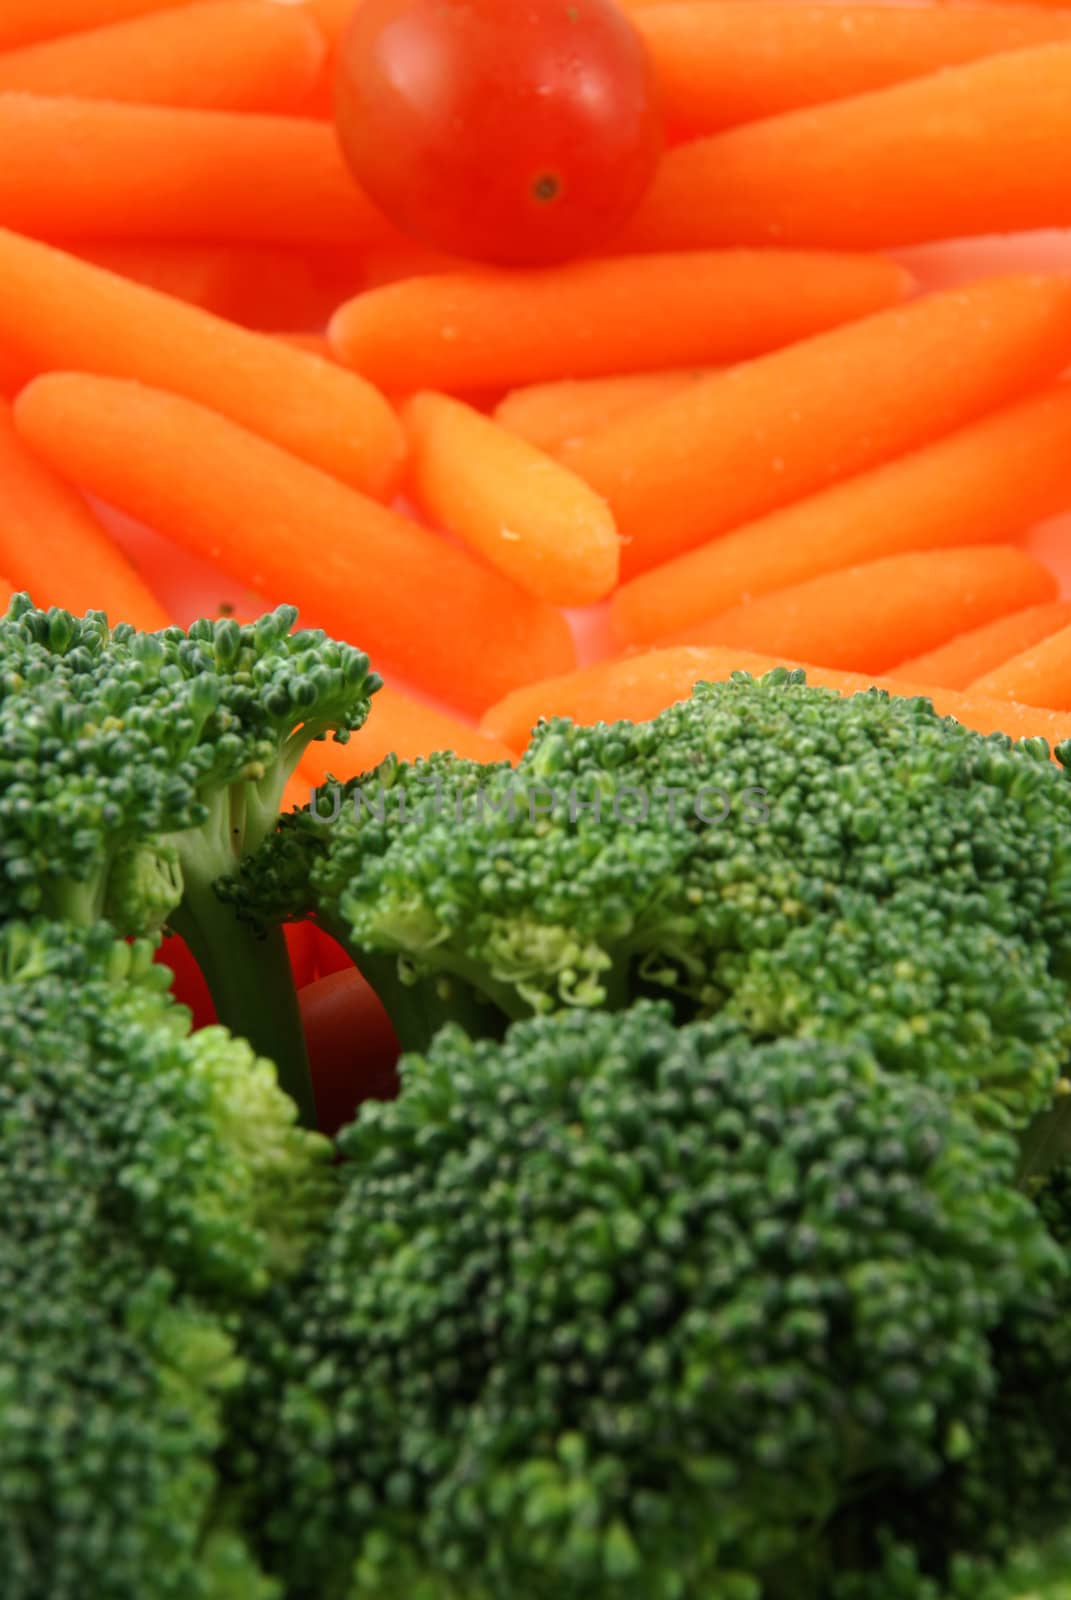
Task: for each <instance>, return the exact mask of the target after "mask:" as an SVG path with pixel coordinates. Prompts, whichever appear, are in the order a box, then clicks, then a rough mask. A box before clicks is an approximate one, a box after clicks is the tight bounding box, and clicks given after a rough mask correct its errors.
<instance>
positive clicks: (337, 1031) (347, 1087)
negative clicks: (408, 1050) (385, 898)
mask: <svg viewBox="0 0 1071 1600" xmlns="http://www.w3.org/2000/svg"><path fill="white" fill-rule="evenodd" d="M298 999H299V1000H300V1002H301V1016H302V1020H303V1021H304V1024H305V1038H306V1041H307V1043H308V1047H309V1060H310V1062H311V1063H312V1082H313V1089H314V1091H315V1094H316V1113H317V1123H318V1125H319V1128H320V1131H321V1133H328V1134H332V1133H337V1132H338V1130H339V1128H341V1127H344V1126H345V1124H346V1123H347V1122H352V1120H353V1116H354V1113H355V1112H356V1110H357V1107H358V1106H359V1105H361V1104H362V1102H363V1101H365V1100H393V1098H394V1096H395V1095H396V1094H397V1093H398V1070H397V1067H398V1053H399V1052H398V1041H397V1039H396V1038H395V1036H394V1029H393V1028H392V1027H391V1024H390V1019H389V1018H388V1016H387V1013H386V1012H385V1011H384V1009H383V1007H382V1005H381V1004H380V1002H379V1000H378V999H377V997H376V995H375V993H374V991H373V990H372V989H370V988H369V986H368V984H367V983H366V982H365V981H364V979H363V978H362V977H361V974H360V973H359V972H358V971H357V968H356V967H355V966H353V964H352V963H350V966H349V968H348V970H346V971H344V972H335V973H332V974H331V976H330V977H329V978H321V979H320V980H319V981H318V982H317V983H313V984H310V985H309V987H308V988H307V989H302V991H301V993H300V995H299V996H298Z"/></svg>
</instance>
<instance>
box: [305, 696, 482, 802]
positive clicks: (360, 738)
mask: <svg viewBox="0 0 1071 1600" xmlns="http://www.w3.org/2000/svg"><path fill="white" fill-rule="evenodd" d="M437 750H452V751H453V752H454V754H455V755H459V756H464V757H465V758H466V759H467V760H469V761H512V759H513V752H512V751H511V750H510V748H509V746H508V745H505V744H503V743H502V741H501V740H500V739H492V738H490V737H489V736H488V735H487V734H485V733H481V732H480V731H479V729H478V728H474V727H472V726H471V724H469V723H467V722H461V721H460V720H459V719H458V718H457V717H452V716H449V715H448V714H447V713H446V712H445V711H436V710H434V709H433V708H432V707H431V706H429V705H425V704H424V703H423V701H421V700H415V699H414V698H413V696H412V695H409V694H405V693H404V692H403V691H402V690H401V689H395V688H394V687H393V686H392V685H391V684H385V685H384V686H383V688H382V689H380V691H379V693H378V694H377V695H376V703H375V714H374V715H373V716H371V717H369V719H368V721H367V722H366V723H365V725H364V727H363V728H362V729H361V730H360V732H359V733H355V734H354V735H353V736H352V738H351V739H350V741H349V743H348V744H332V743H331V742H330V741H328V742H326V743H324V744H313V745H310V746H309V750H308V754H307V755H306V757H305V759H304V761H303V762H302V764H301V773H302V776H303V778H305V779H307V781H308V782H309V783H312V784H321V783H323V781H324V779H325V777H327V775H328V774H330V775H331V776H332V777H334V778H337V779H338V780H339V782H340V783H346V782H348V780H349V779H350V778H359V777H360V776H361V774H362V773H365V772H370V771H371V770H372V768H373V767H377V766H378V765H379V763H380V762H381V761H382V760H384V759H385V757H387V756H389V755H396V756H397V757H398V759H399V761H415V760H416V759H417V757H418V756H430V755H434V754H435V752H436V751H437ZM307 802H308V796H307V795H306V796H305V797H304V800H303V803H305V804H307Z"/></svg>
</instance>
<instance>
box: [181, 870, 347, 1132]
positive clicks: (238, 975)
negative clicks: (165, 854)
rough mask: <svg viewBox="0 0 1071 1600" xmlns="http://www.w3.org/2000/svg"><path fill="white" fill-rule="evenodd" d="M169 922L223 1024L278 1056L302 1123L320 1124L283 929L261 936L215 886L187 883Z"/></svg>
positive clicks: (284, 1084) (282, 1076) (260, 1051)
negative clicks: (201, 977)
mask: <svg viewBox="0 0 1071 1600" xmlns="http://www.w3.org/2000/svg"><path fill="white" fill-rule="evenodd" d="M170 922H171V926H172V928H173V929H174V931H175V932H176V933H178V934H181V936H182V938H183V939H185V941H186V943H187V944H188V945H189V947H190V950H191V952H192V954H193V957H194V959H195V960H196V962H197V965H198V966H199V967H200V969H201V971H202V973H203V974H204V978H205V981H206V983H207V984H208V988H209V991H210V993H211V995H212V1000H213V1002H214V1004H215V1007H216V1015H217V1017H218V1018H219V1020H220V1022H221V1023H223V1025H224V1026H225V1027H227V1028H229V1029H230V1030H231V1032H232V1033H237V1034H240V1035H241V1036H242V1038H244V1039H247V1040H248V1041H249V1043H250V1044H251V1045H252V1046H253V1049H254V1050H255V1051H256V1052H257V1054H258V1055H264V1056H267V1057H268V1059H269V1060H270V1061H274V1063H275V1065H276V1068H277V1069H278V1072H279V1083H280V1085H281V1087H282V1088H283V1089H285V1090H286V1092H287V1094H289V1095H290V1097H291V1099H292V1100H293V1101H294V1102H295V1104H296V1105H297V1108H298V1114H299V1117H300V1120H301V1122H302V1123H303V1125H304V1126H305V1127H308V1128H315V1127H316V1101H315V1098H314V1096H313V1091H312V1075H311V1072H310V1070H309V1057H308V1051H307V1050H306V1047H305V1032H304V1029H303V1027H302V1024H301V1012H300V1009H299V1007H298V1001H297V994H296V992H295V989H294V978H293V973H292V972H291V969H290V956H289V952H288V950H287V946H286V936H285V934H284V931H283V929H282V928H270V929H268V930H267V932H265V933H261V932H258V931H255V930H254V929H252V928H250V927H249V926H248V925H247V924H245V923H243V922H240V921H239V920H238V918H237V917H236V916H235V915H234V912H233V911H232V910H231V909H230V907H229V906H226V905H224V904H223V903H222V901H221V900H220V899H219V897H218V896H217V895H216V892H215V890H214V888H213V887H212V885H211V884H207V885H203V886H200V887H199V886H197V885H192V884H189V883H187V886H186V894H185V896H184V898H183V902H182V905H181V906H180V907H179V908H178V910H176V911H175V912H174V913H173V914H172V916H171V919H170Z"/></svg>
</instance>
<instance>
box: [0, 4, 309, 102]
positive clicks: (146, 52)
mask: <svg viewBox="0 0 1071 1600" xmlns="http://www.w3.org/2000/svg"><path fill="white" fill-rule="evenodd" d="M326 53H327V46H326V44H325V42H324V38H323V35H322V34H321V32H320V30H319V29H318V28H317V27H316V25H315V23H314V22H312V21H310V20H309V18H308V17H307V16H306V15H305V14H304V13H303V12H302V11H300V10H298V9H295V8H293V7H289V6H281V5H265V4H263V3H262V0H218V3H213V4H206V5H197V6H192V7H189V8H188V9H186V10H178V11H161V12H157V13H155V14H151V15H149V16H145V17H135V18H133V19H132V20H129V21H125V22H117V23H113V24H112V25H111V26H110V27H106V28H97V29H93V30H92V31H90V32H88V33H76V34H72V35H69V36H68V37H66V38H62V39H51V40H46V41H45V42H44V43H42V44H31V45H26V46H25V47H24V48H23V49H21V50H11V51H9V52H7V54H4V55H0V92H7V91H10V90H16V91H19V92H25V93H27V94H40V95H80V96H82V97H83V98H85V99H88V100H130V101H134V102H139V103H141V104H143V105H158V106H202V107H205V108H212V107H215V108H218V109H220V110H229V111H292V110H295V109H297V107H299V106H300V105H301V104H302V103H303V102H304V101H305V100H306V99H307V97H308V95H309V93H310V91H311V89H312V87H313V85H314V84H315V83H316V80H317V78H318V76H319V74H320V71H321V69H322V67H323V64H324V60H325V57H326Z"/></svg>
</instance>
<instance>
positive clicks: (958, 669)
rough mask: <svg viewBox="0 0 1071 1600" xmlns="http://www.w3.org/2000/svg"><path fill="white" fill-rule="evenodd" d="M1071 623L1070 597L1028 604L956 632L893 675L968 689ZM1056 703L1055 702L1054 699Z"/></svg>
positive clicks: (953, 687) (915, 657) (949, 687)
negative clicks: (978, 680)
mask: <svg viewBox="0 0 1071 1600" xmlns="http://www.w3.org/2000/svg"><path fill="white" fill-rule="evenodd" d="M1069 626H1071V601H1069V600H1053V601H1051V602H1050V603H1049V604H1048V605H1042V606H1027V607H1026V608H1025V610H1023V611H1013V612H1012V614H1011V615H1010V616H1008V617H998V618H997V620H996V622H989V623H987V624H986V625H985V626H984V627H981V628H972V629H971V630H970V632H969V633H961V634H957V636H956V637H955V638H954V639H950V640H949V641H948V643H947V644H945V645H941V646H940V647H939V648H938V649H936V650H930V651H928V652H927V653H926V654H925V655H921V656H914V657H912V659H911V660H910V661H905V662H903V663H902V664H901V665H900V666H898V667H893V668H892V669H891V670H890V672H889V677H890V678H906V679H908V680H909V681H910V682H911V683H932V684H936V685H939V686H940V687H941V688H942V689H966V688H967V687H968V685H970V684H972V683H974V681H975V679H977V678H981V677H982V675H983V674H984V673H987V672H991V671H993V669H994V668H996V667H1001V666H1003V665H1004V664H1005V663H1006V662H1008V661H1010V660H1011V659H1012V658H1013V657H1014V656H1018V655H1021V654H1022V652H1023V651H1024V650H1029V649H1030V647H1031V645H1035V644H1039V643H1040V642H1041V640H1042V639H1048V638H1050V637H1051V636H1052V635H1053V634H1054V633H1058V632H1059V631H1060V629H1061V628H1065V627H1069ZM1051 703H1054V702H1051Z"/></svg>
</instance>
